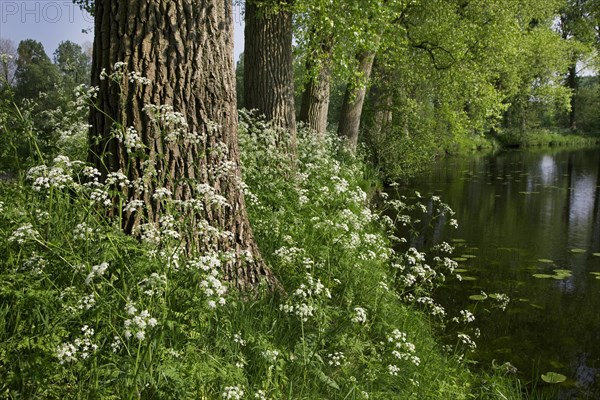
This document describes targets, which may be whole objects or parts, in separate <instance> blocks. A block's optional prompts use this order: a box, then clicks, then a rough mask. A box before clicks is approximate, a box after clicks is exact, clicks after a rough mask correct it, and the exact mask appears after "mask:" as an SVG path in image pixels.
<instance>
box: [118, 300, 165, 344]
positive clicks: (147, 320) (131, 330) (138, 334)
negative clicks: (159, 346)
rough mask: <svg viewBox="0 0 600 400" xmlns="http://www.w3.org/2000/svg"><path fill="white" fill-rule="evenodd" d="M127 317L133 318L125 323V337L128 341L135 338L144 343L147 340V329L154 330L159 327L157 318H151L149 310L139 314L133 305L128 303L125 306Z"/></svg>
mask: <svg viewBox="0 0 600 400" xmlns="http://www.w3.org/2000/svg"><path fill="white" fill-rule="evenodd" d="M125 311H126V313H127V315H130V316H131V318H129V319H126V320H125V322H124V323H123V326H124V327H125V331H124V336H125V338H126V339H129V338H131V337H132V336H133V337H135V338H136V339H137V340H139V341H142V340H144V339H145V338H146V328H154V327H155V326H156V325H158V321H157V320H156V318H154V317H151V316H150V313H149V312H148V310H143V311H140V312H139V313H138V310H137V308H135V305H134V304H133V303H127V305H126V306H125Z"/></svg>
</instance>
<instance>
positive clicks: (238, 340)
mask: <svg viewBox="0 0 600 400" xmlns="http://www.w3.org/2000/svg"><path fill="white" fill-rule="evenodd" d="M233 342H234V343H237V344H239V345H240V346H242V347H244V346H245V345H246V341H245V340H244V339H243V338H242V334H241V333H240V332H238V333H236V334H234V335H233Z"/></svg>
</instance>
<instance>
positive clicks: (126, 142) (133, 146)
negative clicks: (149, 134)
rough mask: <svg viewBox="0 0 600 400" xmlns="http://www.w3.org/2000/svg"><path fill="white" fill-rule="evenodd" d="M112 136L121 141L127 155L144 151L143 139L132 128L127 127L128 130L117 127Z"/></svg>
mask: <svg viewBox="0 0 600 400" xmlns="http://www.w3.org/2000/svg"><path fill="white" fill-rule="evenodd" d="M112 134H113V136H114V137H116V138H117V139H118V140H119V142H121V143H123V146H125V151H126V152H127V153H134V152H136V151H140V150H143V149H144V143H143V142H142V138H141V137H140V135H139V133H138V132H137V131H136V130H135V128H134V127H132V126H129V127H127V129H124V128H122V127H116V128H115V129H114V130H113V132H112Z"/></svg>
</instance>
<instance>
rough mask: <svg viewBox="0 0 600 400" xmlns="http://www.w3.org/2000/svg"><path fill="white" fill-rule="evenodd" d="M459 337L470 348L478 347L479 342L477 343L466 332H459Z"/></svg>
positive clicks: (473, 349) (472, 349)
mask: <svg viewBox="0 0 600 400" xmlns="http://www.w3.org/2000/svg"><path fill="white" fill-rule="evenodd" d="M457 337H458V339H459V340H460V341H461V342H462V343H463V344H464V345H466V346H467V347H468V348H469V350H471V351H475V349H476V348H477V344H476V343H475V341H474V340H473V339H471V337H470V336H469V335H467V334H466V333H459V334H458V335H457Z"/></svg>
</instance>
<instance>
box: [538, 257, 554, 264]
mask: <svg viewBox="0 0 600 400" xmlns="http://www.w3.org/2000/svg"><path fill="white" fill-rule="evenodd" d="M538 261H539V262H541V263H545V264H551V263H553V262H554V261H552V260H549V259H547V258H539V259H538Z"/></svg>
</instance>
